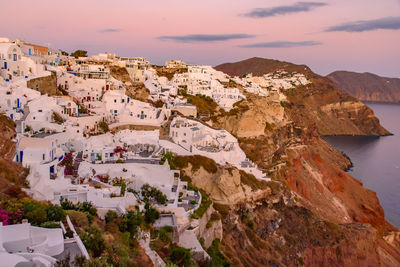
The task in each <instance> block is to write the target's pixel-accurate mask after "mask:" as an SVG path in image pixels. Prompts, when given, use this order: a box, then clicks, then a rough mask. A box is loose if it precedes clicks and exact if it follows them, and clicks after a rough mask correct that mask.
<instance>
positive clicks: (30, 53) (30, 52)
mask: <svg viewBox="0 0 400 267" xmlns="http://www.w3.org/2000/svg"><path fill="white" fill-rule="evenodd" d="M29 55H30V56H31V55H32V49H31V48H29Z"/></svg>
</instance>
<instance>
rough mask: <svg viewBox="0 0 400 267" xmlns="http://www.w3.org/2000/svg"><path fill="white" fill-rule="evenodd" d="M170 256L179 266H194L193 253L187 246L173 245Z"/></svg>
mask: <svg viewBox="0 0 400 267" xmlns="http://www.w3.org/2000/svg"><path fill="white" fill-rule="evenodd" d="M169 258H170V260H171V261H172V262H173V263H175V264H177V265H179V266H185V267H186V266H192V254H191V253H190V250H188V249H186V248H182V247H173V248H172V251H171V255H170V257H169Z"/></svg>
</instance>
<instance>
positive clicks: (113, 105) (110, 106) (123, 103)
mask: <svg viewBox="0 0 400 267" xmlns="http://www.w3.org/2000/svg"><path fill="white" fill-rule="evenodd" d="M103 101H104V103H105V106H106V110H107V112H108V114H110V115H113V116H114V117H115V119H116V120H117V122H118V124H119V125H123V124H134V125H153V126H160V125H161V124H163V123H164V122H165V121H166V120H167V119H168V117H169V116H170V110H167V109H165V108H155V107H153V106H151V105H150V104H149V103H145V102H141V101H138V100H135V99H131V98H130V97H128V96H127V95H125V91H124V90H113V91H108V92H106V93H105V94H104V96H103Z"/></svg>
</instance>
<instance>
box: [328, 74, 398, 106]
mask: <svg viewBox="0 0 400 267" xmlns="http://www.w3.org/2000/svg"><path fill="white" fill-rule="evenodd" d="M327 77H328V78H329V79H330V80H332V82H333V83H334V84H335V85H336V86H337V87H338V88H339V89H340V90H342V91H343V92H346V93H348V94H349V95H351V96H353V97H355V98H357V99H359V100H362V101H376V102H390V103H400V79H398V78H386V77H380V76H378V75H375V74H372V73H356V72H350V71H335V72H333V73H331V74H329V75H328V76H327Z"/></svg>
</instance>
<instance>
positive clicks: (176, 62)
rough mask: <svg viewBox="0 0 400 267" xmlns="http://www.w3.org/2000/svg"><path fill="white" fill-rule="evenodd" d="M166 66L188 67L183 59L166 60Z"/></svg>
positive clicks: (172, 67)
mask: <svg viewBox="0 0 400 267" xmlns="http://www.w3.org/2000/svg"><path fill="white" fill-rule="evenodd" d="M165 66H166V67H167V68H171V69H174V68H176V69H177V68H187V64H186V63H185V62H183V61H182V60H171V61H167V62H165Z"/></svg>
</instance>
